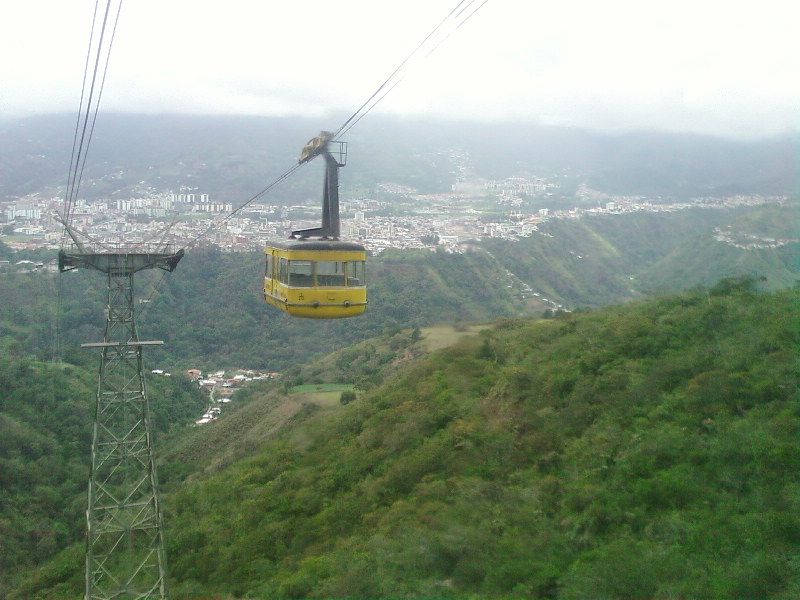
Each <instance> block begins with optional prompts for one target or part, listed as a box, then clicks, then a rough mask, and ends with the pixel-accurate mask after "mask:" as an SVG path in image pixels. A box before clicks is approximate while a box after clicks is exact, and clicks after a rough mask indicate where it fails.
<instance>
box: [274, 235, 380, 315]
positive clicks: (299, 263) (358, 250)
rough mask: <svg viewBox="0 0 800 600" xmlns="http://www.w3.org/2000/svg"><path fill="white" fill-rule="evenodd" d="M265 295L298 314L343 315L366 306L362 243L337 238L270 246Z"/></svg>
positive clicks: (280, 243) (292, 312) (355, 312)
mask: <svg viewBox="0 0 800 600" xmlns="http://www.w3.org/2000/svg"><path fill="white" fill-rule="evenodd" d="M265 253H266V255H267V261H266V271H265V274H264V298H265V299H266V301H267V303H268V304H271V305H272V306H275V307H277V308H280V309H281V310H283V311H285V312H287V313H289V314H290V315H292V316H294V317H307V318H311V319H339V318H343V317H355V316H357V315H360V314H363V313H364V311H365V310H366V309H367V287H366V281H365V278H364V277H365V273H364V266H365V262H366V259H367V251H366V250H365V249H364V247H363V246H361V245H360V244H355V243H353V242H340V241H338V240H289V241H286V242H278V243H273V244H271V245H270V246H267V248H266V250H265Z"/></svg>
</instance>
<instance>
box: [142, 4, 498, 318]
mask: <svg viewBox="0 0 800 600" xmlns="http://www.w3.org/2000/svg"><path fill="white" fill-rule="evenodd" d="M488 1H489V0H484V1H483V3H482V4H481V5H480V6H478V8H476V9H475V10H474V11H472V12H471V13H470V14H469V15H468V16H467V17H466V18H465V19H463V20H462V21H461V22H459V23H458V24H457V25H456V26H455V28H454V29H453V31H455V30H458V29H459V28H460V27H461V26H462V25H463V24H464V23H466V22H467V21H468V20H469V19H470V18H471V17H472V16H473V15H474V14H475V13H476V12H478V11H479V10H480V9H481V8H482V7H483V5H484V4H486V3H487V2H488ZM465 2H466V5H465ZM474 2H475V0H460V1H459V2H458V4H456V5H455V7H453V9H452V10H451V11H450V12H449V13H448V14H447V16H445V17H444V18H443V19H442V20H441V21H439V23H438V24H437V25H436V26H435V27H434V28H433V29H432V30H431V32H430V33H428V35H427V36H425V38H424V39H423V40H422V41H421V42H420V43H419V44H417V46H416V47H415V48H414V50H412V52H411V53H410V54H409V55H408V56H407V57H406V58H405V59H404V60H403V62H401V63H400V65H398V67H397V68H396V69H395V70H394V71H392V73H391V74H390V75H389V77H387V78H386V80H385V81H384V82H383V83H382V84H381V85H380V86H378V88H377V89H376V90H375V91H374V92H373V93H372V95H371V96H370V97H369V98H367V100H366V101H365V102H364V103H363V104H362V105H361V106H360V107H359V108H358V110H356V111H355V112H354V113H353V114H352V115H351V116H350V117H349V118H348V119H347V120H346V121H345V122H344V123H343V124H342V125H341V126H340V127H339V129H337V130H336V133H335V134H334V135H333V137H334V138H336V137H339V136H340V135H344V133H347V132H348V131H350V129H352V128H353V127H354V126H355V125H356V123H358V122H359V121H360V120H361V119H363V118H364V117H365V116H366V115H367V114H368V113H369V112H370V111H371V110H372V109H373V108H375V106H377V104H378V103H379V102H380V101H381V100H383V98H385V97H386V96H387V95H388V94H389V92H391V91H392V90H393V89H394V88H395V87H396V86H397V85H398V84H399V83H400V82H401V81H402V80H403V77H404V76H403V77H400V79H398V80H397V81H395V82H394V83H392V85H391V86H390V87H389V89H387V90H386V91H384V93H383V94H382V95H381V96H380V97H378V99H377V100H376V101H375V102H374V103H373V104H372V105H369V104H370V102H371V101H372V100H373V99H374V98H375V97H376V96H378V94H380V92H381V91H382V90H383V89H384V88H385V87H386V86H387V85H388V84H389V82H390V81H391V80H392V79H393V78H394V77H395V76H396V75H397V74H398V73H399V72H400V71H401V70H402V69H403V67H405V65H406V64H407V63H408V61H409V60H411V58H412V57H413V56H414V55H415V54H416V53H417V52H419V51H420V49H421V48H422V47H423V46H424V45H425V44H426V43H427V42H428V41H429V40H430V39H431V38H432V37H433V36H434V35H435V34H436V33H437V32H438V31H439V30H440V29H441V27H442V25H444V23H445V22H447V21H448V20H450V19H451V17H452V16H453V15H454V14H455V13H457V14H456V16H455V17H453V18H454V19H457V18H458V17H459V16H460V15H461V14H463V13H464V12H465V11H466V10H467V9H468V8H469V7H470V6H471V5H472V4H473V3H474ZM462 5H463V7H462ZM459 9H461V10H459ZM453 31H451V32H450V33H448V35H447V36H446V37H445V38H444V39H443V40H441V41H440V42H439V43H438V44H437V45H436V46H435V47H434V48H433V49H432V50H431V51H429V52H428V53H427V54H426V57H428V56H430V55H431V54H432V53H433V52H434V51H435V50H436V48H438V47H439V46H440V45H441V44H442V42H443V41H444V40H446V39H447V38H448V37H450V35H451V34H452V32H453ZM368 105H369V108H367V110H366V111H365V112H363V113H362V111H363V109H364V108H365V107H367V106H368ZM354 119H355V121H354ZM303 164H305V163H298V164H296V165H294V166H292V167H291V168H289V169H287V170H286V171H284V172H283V174H281V175H280V176H278V178H277V179H275V180H274V181H273V182H272V183H270V184H269V185H268V186H267V187H266V188H264V189H263V190H261V191H260V192H259V193H258V194H256V195H254V196H253V197H251V198H250V199H249V200H247V202H245V203H244V204H242V205H241V206H240V207H238V208H236V209H235V210H233V211H232V212H230V213H229V214H228V215H226V216H225V217H224V218H223V219H221V220H214V221H213V222H212V223H211V225H209V226H208V228H206V229H205V230H204V231H203V232H201V233H200V234H198V235H197V236H196V237H195V238H194V239H193V240H192V241H191V242H190V244H189V245H188V246H187V247H186V249H187V250H191V249H192V248H194V247H195V246H196V245H197V243H198V242H199V241H200V240H201V239H203V238H204V237H205V236H206V235H207V234H208V233H209V232H210V231H211V230H212V229H214V228H216V227H218V226H219V225H222V224H223V223H226V222H227V221H229V220H230V219H231V218H232V217H233V216H234V215H235V214H236V213H238V212H239V211H241V210H242V209H243V208H245V207H246V206H248V205H249V204H251V203H253V202H255V201H256V200H257V199H259V198H261V197H262V196H263V195H264V194H266V193H267V192H269V191H270V190H272V189H273V188H274V187H275V186H277V185H278V184H279V183H281V182H282V181H283V180H284V179H286V178H287V177H289V176H290V175H291V174H292V173H294V172H295V171H296V170H297V169H299V168H300V167H301V166H302V165H303ZM165 275H166V274H165V273H162V274H161V276H160V277H159V279H158V280H157V281H156V283H155V284H154V285H153V289H152V292H151V293H150V295H149V296H148V298H147V300H145V308H144V309H143V310H142V314H141V315H140V316H139V318H140V319H142V318H144V316H145V315H146V314H147V311H148V309H149V307H150V305H151V301H152V299H153V297H154V296H155V294H156V293H157V292H158V289H159V288H160V287H161V283H162V282H163V281H164V278H165Z"/></svg>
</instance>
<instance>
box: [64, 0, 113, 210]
mask: <svg viewBox="0 0 800 600" xmlns="http://www.w3.org/2000/svg"><path fill="white" fill-rule="evenodd" d="M110 10H111V0H108V1H107V2H106V10H105V13H104V15H103V26H102V28H101V30H100V40H99V42H98V44H97V56H96V58H95V62H94V71H93V72H92V83H91V85H90V86H89V99H88V100H87V102H86V114H85V115H84V119H83V129H82V131H81V140H80V143H79V144H78V155H77V159H76V162H75V169H74V174H73V176H72V188H71V189H70V190H69V193H70V196H69V204H70V205H71V204H72V202H74V200H75V196H76V195H77V189H76V185H75V184H76V179H77V176H78V166H79V165H80V162H81V155H82V153H83V149H84V140H85V139H86V129H87V127H88V125H89V113H90V112H91V106H92V100H93V97H94V87H95V83H96V82H97V70H98V68H99V66H100V56H101V54H102V52H101V50H102V48H103V38H104V37H105V33H106V25H107V23H108V13H109V11H110ZM69 220H70V214H69V213H67V218H66V219H65V222H66V223H67V225H69Z"/></svg>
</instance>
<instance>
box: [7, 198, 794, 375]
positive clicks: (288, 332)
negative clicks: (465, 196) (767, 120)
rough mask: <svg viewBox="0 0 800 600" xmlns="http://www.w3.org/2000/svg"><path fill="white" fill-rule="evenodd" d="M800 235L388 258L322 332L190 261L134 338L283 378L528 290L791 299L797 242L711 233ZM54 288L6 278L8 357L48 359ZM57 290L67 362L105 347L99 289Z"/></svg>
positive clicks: (763, 223)
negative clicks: (751, 290)
mask: <svg viewBox="0 0 800 600" xmlns="http://www.w3.org/2000/svg"><path fill="white" fill-rule="evenodd" d="M797 222H800V208H798V205H797V204H791V205H787V206H784V207H769V208H763V207H762V208H747V209H740V210H684V211H678V212H674V213H657V214H656V213H633V214H626V215H613V216H602V217H585V218H583V219H580V220H573V221H558V220H556V221H550V222H548V223H545V224H544V225H543V226H542V229H541V232H540V233H537V234H534V235H533V236H531V237H529V238H524V239H522V240H520V241H518V242H508V241H503V240H491V239H490V240H485V241H484V242H483V243H482V244H481V246H482V248H484V249H486V250H487V251H488V254H487V253H485V252H482V251H480V250H478V251H475V252H469V253H466V254H463V255H453V254H445V253H441V252H428V251H387V252H385V253H383V254H382V255H381V256H379V257H372V258H370V260H369V266H368V280H369V294H370V306H369V309H368V311H367V313H366V315H364V316H363V317H360V318H358V319H349V320H344V321H327V322H320V321H308V320H301V319H293V318H290V317H288V316H286V315H284V314H283V313H280V312H278V311H275V310H273V309H271V308H269V307H267V306H266V304H265V303H264V301H263V298H262V290H261V285H262V277H263V256H262V255H261V253H249V254H245V253H242V254H227V253H221V252H218V251H214V250H210V249H207V250H195V251H193V252H190V253H189V255H187V256H186V258H185V259H184V260H183V261H182V262H181V265H180V266H179V267H178V269H177V270H176V271H175V273H172V274H170V275H169V276H167V277H166V279H165V281H164V284H163V285H162V286H161V287H160V288H159V290H160V292H159V293H158V294H157V295H156V296H155V298H154V302H153V303H152V304H151V305H140V313H141V314H142V315H143V318H142V319H141V320H140V322H139V327H140V333H141V336H142V337H147V338H152V339H164V340H165V341H166V345H165V347H164V348H163V349H159V350H154V351H152V352H150V353H149V354H148V360H149V361H150V364H152V365H154V366H167V367H169V368H172V367H173V366H175V365H178V364H179V365H181V366H184V367H185V366H187V365H190V364H191V365H196V366H200V367H201V368H206V367H213V368H217V367H228V366H247V367H252V368H269V369H272V370H283V369H285V368H287V367H289V366H292V365H298V364H303V363H305V362H307V361H308V360H310V359H312V358H313V357H315V356H319V355H322V354H325V353H327V352H330V351H332V350H335V349H337V348H343V347H345V346H348V345H351V344H353V343H357V342H360V341H363V340H366V339H369V338H372V337H374V336H377V335H380V334H382V333H385V332H389V331H392V330H393V329H396V328H407V327H424V326H428V325H432V324H436V323H441V322H454V321H465V322H470V321H472V322H474V321H483V320H492V319H496V318H498V317H507V316H514V315H520V314H523V313H524V311H526V310H527V311H531V310H533V311H537V312H538V311H541V310H543V309H544V308H547V306H546V305H542V304H531V305H530V306H527V307H526V306H524V305H523V301H522V297H521V296H522V291H523V290H522V289H521V288H520V285H519V284H520V282H522V283H524V284H527V285H529V286H531V288H532V289H533V290H534V291H536V293H539V294H541V295H542V296H543V297H546V298H549V299H552V300H555V301H557V302H559V303H562V304H564V305H566V306H568V307H579V306H601V305H606V304H612V303H618V302H623V301H625V300H629V299H635V298H641V297H642V296H643V295H646V294H650V293H654V292H655V293H672V292H675V291H678V290H681V289H686V288H690V287H692V286H694V285H713V284H714V283H715V282H716V281H718V280H719V279H720V278H722V277H727V276H738V275H751V276H756V277H760V276H764V277H766V278H767V281H766V285H767V287H769V288H770V289H778V288H781V287H787V286H792V285H793V284H794V282H796V281H797V280H798V279H800V243H798V242H797V241H794V242H791V243H787V244H786V245H783V246H781V247H778V248H763V249H759V248H751V249H742V248H737V247H735V246H733V245H731V244H729V243H725V242H722V241H719V240H717V239H715V235H716V233H715V232H716V231H717V230H720V231H731V232H734V233H735V234H736V235H737V236H740V237H741V236H745V237H744V239H747V238H746V235H758V236H761V237H764V238H787V239H796V238H797V234H796V233H793V232H792V227H793V225H794V223H797ZM737 239H738V238H737ZM507 271H510V272H512V273H513V274H514V275H515V276H516V277H517V278H516V279H515V278H509V275H508V273H507ZM149 275H150V274H142V276H141V277H139V279H138V280H137V289H138V290H139V294H140V296H141V297H142V298H146V297H148V296H149V295H150V292H151V290H152V286H153V282H154V279H153V278H152V277H149ZM57 277H59V276H56V275H48V274H13V273H0V344H3V345H4V347H5V348H6V349H7V350H8V351H9V352H11V351H13V352H16V353H18V354H21V355H25V354H28V353H38V354H40V355H42V356H49V355H50V353H51V351H52V345H53V340H54V338H55V332H56V318H55V315H56V312H57V310H56V300H57V296H58V295H57V289H58V285H59V283H58V279H57ZM60 277H61V283H60V285H62V286H63V299H62V311H61V312H62V321H61V325H60V331H61V336H62V342H63V344H62V346H63V348H64V351H65V352H69V351H74V349H75V348H77V346H78V344H80V343H81V342H86V341H94V340H97V339H99V338H100V336H101V330H100V327H101V325H102V311H103V306H102V301H103V300H102V299H103V294H104V290H103V289H102V285H103V281H102V278H100V277H97V276H96V275H95V274H92V273H85V272H82V271H78V272H73V273H68V274H65V275H63V276H60ZM156 277H157V278H158V277H161V275H160V274H159V275H157V276H156ZM509 285H511V286H512V287H508V286H509ZM527 296H528V298H527V300H526V301H531V300H532V298H531V297H530V293H527ZM2 338H6V339H5V342H3V341H2ZM71 360H72V361H73V362H74V361H75V360H78V359H77V358H76V357H74V355H72V356H71Z"/></svg>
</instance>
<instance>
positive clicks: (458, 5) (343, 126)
mask: <svg viewBox="0 0 800 600" xmlns="http://www.w3.org/2000/svg"><path fill="white" fill-rule="evenodd" d="M466 1H467V0H460V1H459V3H458V4H456V6H455V7H454V8H453V9H452V10H451V11H450V12H449V13H447V16H446V17H445V18H444V19H442V20H441V21H439V23H438V24H437V25H436V27H434V28H433V29H432V30H431V32H430V33H429V34H428V35H426V36H425V38H423V40H422V41H421V42H420V43H419V44H417V47H416V48H414V50H412V51H411V53H410V54H409V55H408V56H406V57H405V59H403V62H401V63H400V64H399V65H398V66H397V68H396V69H395V70H394V71H392V73H391V74H390V75H389V77H387V78H386V80H385V81H384V82H383V83H382V84H380V85H379V86H378V89H376V90H375V91H374V92H373V93H372V95H371V96H370V97H369V98H367V100H366V101H365V102H364V103H363V104H362V105H361V106H359V107H358V110H356V111H355V112H354V113H353V114H352V115H350V118H348V119H347V120H346V121H345V122H344V123H343V124H342V126H341V127H339V129H337V130H336V133H334V134H333V137H334V138H335V137H337V136H339V135H340V133H341V132H342V130H343V129H344V128H345V127H347V126H348V125H349V124H350V122H351V121H352V120H353V119H355V118H356V117H357V116H358V114H359V113H360V112H361V111H362V110H363V109H364V107H365V106H367V104H369V103H370V101H371V100H372V99H373V98H375V96H377V95H378V94H380V93H381V90H383V88H385V87H386V86H387V85H388V83H389V81H391V80H392V78H393V77H394V76H395V75H397V73H398V72H399V71H400V70H401V69H402V68H403V67H405V65H406V63H407V62H408V61H409V60H411V58H412V57H413V56H414V55H415V54H416V53H417V52H419V50H420V48H422V46H424V45H425V44H426V43H427V41H428V40H429V39H430V38H431V36H433V35H434V34H435V33H436V32H437V31H438V30H439V29H440V28H441V26H442V25H444V23H445V22H446V21H447V20H448V19H450V17H451V16H452V15H453V13H454V12H456V11H457V10H458V8H459V7H460V6H461V5H462V4H464V2H466ZM473 1H474V0H470V3H471V2H473Z"/></svg>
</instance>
